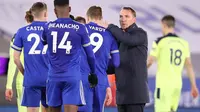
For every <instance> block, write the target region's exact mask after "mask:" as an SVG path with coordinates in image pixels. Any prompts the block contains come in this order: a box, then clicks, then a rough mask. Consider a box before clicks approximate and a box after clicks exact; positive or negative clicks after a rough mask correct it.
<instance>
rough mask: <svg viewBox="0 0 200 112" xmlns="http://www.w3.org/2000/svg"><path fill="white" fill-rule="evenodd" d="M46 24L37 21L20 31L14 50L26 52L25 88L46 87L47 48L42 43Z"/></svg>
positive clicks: (13, 46) (16, 37)
mask: <svg viewBox="0 0 200 112" xmlns="http://www.w3.org/2000/svg"><path fill="white" fill-rule="evenodd" d="M45 24H46V22H39V21H35V22H32V23H31V24H30V25H27V26H25V27H22V28H20V29H19V30H18V32H17V34H16V36H15V40H14V43H13V45H12V48H13V49H14V50H17V51H22V49H23V52H24V82H23V85H24V86H25V87H31V86H38V87H46V80H47V75H48V57H47V46H44V45H43V44H42V41H41V36H42V35H43V31H44V25H45Z"/></svg>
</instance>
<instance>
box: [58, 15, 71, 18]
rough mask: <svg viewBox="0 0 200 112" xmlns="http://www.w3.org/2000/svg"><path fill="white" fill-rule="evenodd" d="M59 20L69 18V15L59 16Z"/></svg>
mask: <svg viewBox="0 0 200 112" xmlns="http://www.w3.org/2000/svg"><path fill="white" fill-rule="evenodd" d="M58 18H69V15H59V16H58Z"/></svg>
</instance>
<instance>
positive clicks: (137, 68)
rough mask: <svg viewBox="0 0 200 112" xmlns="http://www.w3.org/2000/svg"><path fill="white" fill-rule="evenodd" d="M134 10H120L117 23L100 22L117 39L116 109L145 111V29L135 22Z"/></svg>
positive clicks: (147, 93)
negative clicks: (118, 56) (118, 62)
mask: <svg viewBox="0 0 200 112" xmlns="http://www.w3.org/2000/svg"><path fill="white" fill-rule="evenodd" d="M135 22H136V12H135V11H134V10H133V9H132V8H131V7H123V8H122V10H121V11H120V25H121V28H119V27H118V26H116V25H113V24H108V23H107V22H102V23H100V25H101V26H103V27H105V28H107V30H109V31H110V32H111V33H112V35H113V36H114V37H115V38H116V40H117V41H118V42H119V52H120V66H119V67H118V68H116V69H115V74H116V86H117V90H116V103H117V108H118V112H144V107H145V104H146V103H148V102H149V91H148V81H147V80H148V77H147V66H146V64H147V50H148V48H147V47H148V39H147V33H146V32H145V31H144V30H143V29H142V28H139V27H138V26H137V25H136V23H135Z"/></svg>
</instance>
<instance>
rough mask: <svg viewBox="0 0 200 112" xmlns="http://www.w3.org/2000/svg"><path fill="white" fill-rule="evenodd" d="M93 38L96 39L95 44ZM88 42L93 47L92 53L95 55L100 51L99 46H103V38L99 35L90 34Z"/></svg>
mask: <svg viewBox="0 0 200 112" xmlns="http://www.w3.org/2000/svg"><path fill="white" fill-rule="evenodd" d="M95 37H96V38H98V41H97V42H95V40H94V39H95ZM90 42H91V44H92V45H93V46H95V48H94V49H93V52H94V53H96V52H97V51H98V50H99V49H100V47H101V45H102V44H103V36H102V35H101V34H99V33H92V34H91V35H90Z"/></svg>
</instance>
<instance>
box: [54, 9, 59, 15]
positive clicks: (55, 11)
mask: <svg viewBox="0 0 200 112" xmlns="http://www.w3.org/2000/svg"><path fill="white" fill-rule="evenodd" d="M54 13H55V14H56V17H58V15H57V10H56V8H54Z"/></svg>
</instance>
